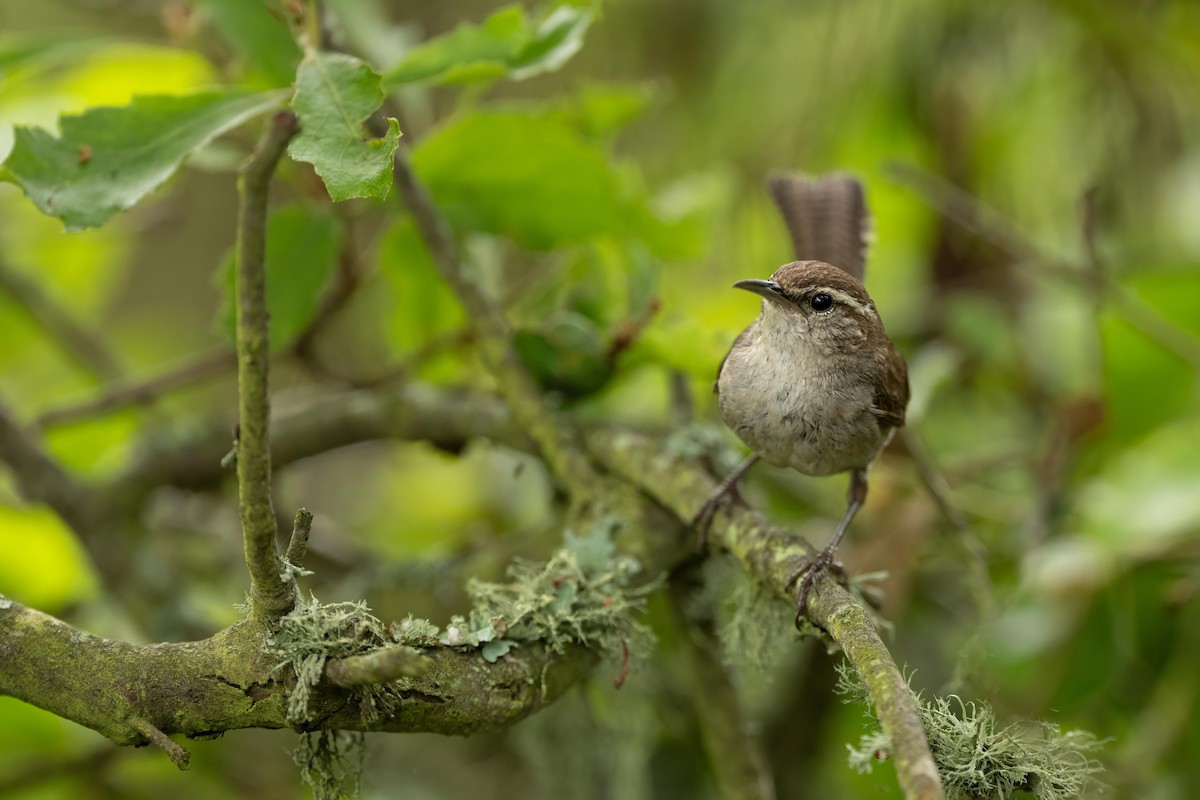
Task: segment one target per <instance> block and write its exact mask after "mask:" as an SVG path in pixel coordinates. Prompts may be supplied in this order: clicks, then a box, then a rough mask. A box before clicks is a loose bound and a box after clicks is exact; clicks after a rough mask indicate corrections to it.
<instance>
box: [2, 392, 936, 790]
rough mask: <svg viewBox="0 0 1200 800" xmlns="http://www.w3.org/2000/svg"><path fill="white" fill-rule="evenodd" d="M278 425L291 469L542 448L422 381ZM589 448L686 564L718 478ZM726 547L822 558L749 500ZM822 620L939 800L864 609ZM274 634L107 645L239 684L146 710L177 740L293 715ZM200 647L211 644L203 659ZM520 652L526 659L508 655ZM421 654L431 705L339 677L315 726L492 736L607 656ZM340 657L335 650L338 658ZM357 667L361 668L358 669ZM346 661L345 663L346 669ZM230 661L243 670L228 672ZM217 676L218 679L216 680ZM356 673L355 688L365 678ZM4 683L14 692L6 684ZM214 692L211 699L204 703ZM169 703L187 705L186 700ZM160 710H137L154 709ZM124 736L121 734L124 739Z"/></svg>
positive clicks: (143, 661) (828, 595) (676, 458)
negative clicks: (689, 538) (268, 642)
mask: <svg viewBox="0 0 1200 800" xmlns="http://www.w3.org/2000/svg"><path fill="white" fill-rule="evenodd" d="M276 432H277V435H276V437H274V439H273V442H272V445H273V453H274V454H275V456H276V458H277V460H279V461H280V462H281V463H283V462H287V461H290V460H295V459H296V458H301V457H305V456H309V455H313V454H315V453H319V452H324V451H326V450H329V449H332V448H333V447H338V446H342V445H347V444H352V443H355V442H359V441H365V440H368V439H379V438H409V439H429V440H431V441H434V442H435V443H440V444H442V445H443V446H451V447H455V448H457V447H461V446H463V445H464V444H465V443H466V442H467V441H469V440H470V439H471V438H473V437H477V436H482V437H487V438H491V439H493V440H496V441H499V442H502V443H505V444H508V445H510V446H513V447H516V448H518V449H526V450H527V449H529V448H530V447H532V446H533V445H532V443H531V442H530V440H529V437H527V436H526V435H525V434H524V432H523V431H521V430H520V428H519V426H518V424H517V423H516V422H515V421H514V419H513V418H512V416H511V415H510V414H509V413H508V411H507V410H506V408H505V406H504V404H503V403H501V402H500V401H499V400H498V398H495V397H492V396H489V395H486V394H480V393H474V394H473V393H465V392H452V391H447V390H435V389H431V388H429V387H423V386H420V385H417V384H413V385H406V386H401V387H396V388H390V389H377V390H359V391H355V392H346V393H340V394H336V395H331V396H329V397H326V398H322V399H320V400H318V401H315V402H313V403H310V404H309V405H307V406H305V407H303V408H299V409H296V410H293V411H289V412H286V413H283V414H281V415H280V417H279V420H278V425H277V428H276ZM227 435H228V434H224V436H227ZM223 442H224V439H223V436H222V435H221V434H220V431H219V430H216V431H214V432H211V433H209V434H205V435H204V436H203V437H201V438H200V439H197V440H194V441H190V443H189V444H187V445H186V446H184V444H183V443H182V442H180V441H178V440H176V441H174V442H172V443H169V444H167V445H166V446H165V448H164V449H162V450H160V451H153V452H147V453H145V454H144V455H143V456H142V457H141V460H140V461H139V462H138V463H136V464H135V465H134V466H133V467H132V468H131V469H130V471H129V472H126V473H125V474H124V475H123V476H122V477H121V478H120V479H119V480H118V481H116V482H115V483H114V484H113V487H112V489H113V492H114V493H119V492H133V493H135V494H136V493H139V492H145V491H148V490H149V487H151V486H154V485H161V484H176V485H193V482H195V484H198V485H205V484H207V483H210V482H212V481H214V480H217V479H219V477H220V472H219V469H218V468H217V467H216V463H217V460H218V459H219V456H220V451H221V449H222V445H223ZM587 446H588V448H589V451H590V454H591V456H592V458H594V459H595V461H596V463H598V464H599V465H600V466H601V468H603V469H604V470H605V471H606V473H607V474H606V477H605V478H604V482H605V484H606V488H607V487H608V486H609V485H611V484H613V483H614V482H615V483H618V484H623V485H625V486H626V487H629V488H630V489H631V490H632V491H629V492H626V493H625V494H624V495H622V502H623V503H624V504H625V505H623V506H620V507H619V508H617V511H618V512H619V513H616V514H614V519H617V520H620V521H622V522H623V523H624V525H623V527H625V528H629V529H632V530H633V531H634V532H636V534H637V535H638V536H641V537H643V538H646V539H648V540H653V541H655V542H656V543H657V544H656V545H655V546H650V547H646V548H644V549H643V552H642V553H640V554H639V555H640V556H641V557H642V559H643V569H644V574H648V575H655V574H661V573H663V572H666V571H669V570H671V569H672V568H673V567H675V566H676V565H678V564H679V563H680V560H681V559H683V558H687V557H689V555H688V554H689V547H688V545H687V542H686V541H685V539H686V537H685V536H684V535H683V530H684V528H683V525H682V522H681V521H682V520H687V519H690V517H691V515H692V514H693V513H694V512H695V509H696V508H698V507H699V506H700V505H701V504H702V503H703V502H704V500H705V499H706V498H707V497H708V496H709V494H710V493H711V491H712V487H713V481H712V479H711V478H710V477H709V476H707V475H706V474H705V473H704V472H703V471H702V470H701V469H699V468H698V466H697V465H696V464H695V462H693V461H690V460H688V459H686V458H684V457H682V456H680V455H678V454H676V453H674V452H672V451H671V450H670V449H669V448H664V446H663V445H662V443H661V442H660V441H650V440H649V439H647V438H645V437H643V436H641V435H639V434H636V433H634V432H632V431H628V430H624V429H610V428H606V429H604V430H597V431H594V432H593V433H592V434H591V435H589V436H588V437H587ZM135 489H136V491H135ZM713 540H714V542H716V543H717V544H719V545H722V546H724V547H725V548H726V549H727V550H729V552H730V553H732V554H733V555H734V556H735V558H737V559H738V560H739V561H740V562H741V564H742V565H743V567H744V568H745V569H746V570H747V571H748V572H749V573H751V574H752V575H754V576H755V578H756V579H758V580H759V581H761V582H763V583H764V585H767V586H770V587H774V588H775V591H776V592H777V593H778V594H779V595H780V596H781V597H782V598H786V599H787V600H788V601H794V598H793V597H790V596H789V595H788V593H787V591H786V589H785V585H786V582H787V578H788V577H789V575H790V574H791V573H792V571H793V570H794V569H795V567H796V566H797V565H798V564H799V563H801V562H802V561H803V560H804V559H806V558H808V557H809V556H810V555H811V554H812V552H813V550H812V548H811V546H809V545H808V544H807V543H806V542H804V541H803V540H801V539H799V538H797V537H795V536H794V535H793V534H791V533H790V532H788V531H785V530H783V529H780V528H776V527H772V526H770V525H768V524H767V523H766V521H765V520H763V518H762V517H761V516H759V515H757V514H754V513H752V512H750V511H747V510H744V509H737V508H735V509H731V510H728V511H722V512H721V513H719V514H718V516H717V518H716V519H715V521H714V526H713ZM672 542H673V544H672ZM30 613H36V612H30ZM809 615H810V618H811V620H812V621H813V623H814V624H816V625H818V626H819V627H821V628H823V629H824V630H826V631H828V632H829V634H830V635H831V636H832V637H833V638H834V639H835V640H836V641H838V642H839V644H841V646H842V647H843V649H844V650H845V651H846V653H847V655H848V656H849V657H850V659H851V662H852V663H853V664H854V665H855V667H856V668H857V669H858V670H859V672H860V674H861V675H862V677H863V681H864V684H865V685H866V686H867V689H868V692H869V694H870V696H871V698H872V701H873V702H874V703H875V705H876V708H877V711H878V716H879V719H880V721H881V724H882V725H883V726H884V728H885V730H886V731H887V732H888V733H889V735H891V737H892V740H893V742H894V748H895V749H894V752H893V756H894V760H895V764H896V768H897V771H898V774H899V776H900V781H901V785H902V786H903V787H904V788H905V791H906V794H907V796H908V797H913V798H938V797H942V796H943V795H942V790H941V788H940V785H939V783H938V779H937V774H936V770H935V768H934V765H933V761H932V758H931V756H930V753H929V748H928V745H927V743H926V741H925V738H924V735H923V732H922V730H921V728H920V722H919V716H918V714H917V710H916V707H915V702H914V700H913V698H912V694H911V693H910V692H909V691H908V689H907V686H906V685H905V684H904V681H903V679H902V677H901V676H900V673H899V670H898V669H897V668H896V666H895V664H894V662H893V661H892V659H891V657H890V655H889V654H888V651H887V649H886V647H885V646H884V644H883V642H882V641H881V640H880V638H879V636H878V634H877V633H876V631H875V629H874V627H873V625H872V624H871V621H870V620H869V619H868V617H867V615H866V613H865V612H864V611H863V610H862V608H861V607H860V606H858V605H857V604H856V603H855V602H854V601H853V600H852V599H851V598H850V597H849V595H848V594H847V593H846V592H845V591H844V590H843V589H842V588H841V587H840V586H838V585H836V584H835V583H832V582H830V581H822V582H820V583H818V585H817V588H816V593H815V595H814V596H813V597H812V598H811V600H810V603H809ZM46 619H49V618H46ZM57 624H58V625H61V623H57ZM64 627H65V626H64ZM40 630H41V633H43V634H53V633H54V632H55V631H58V630H60V629H58V628H56V627H53V626H46V625H43V626H42V627H41V629H40ZM68 630H73V629H68ZM254 631H257V634H256V635H257V636H258V637H259V638H258V639H257V640H255V638H254V635H252V632H254ZM76 633H77V632H76ZM72 635H74V634H72ZM262 635H263V630H262V629H261V628H255V627H254V626H253V625H250V624H249V623H246V624H244V625H243V626H234V628H231V629H228V630H227V631H224V632H222V633H221V634H218V635H217V636H216V637H214V638H213V639H210V640H206V642H207V643H192V644H187V645H159V646H156V647H154V648H148V649H139V648H134V646H132V645H122V644H119V643H103V644H96V645H95V646H96V648H97V649H98V650H100V651H101V652H107V651H109V650H111V649H112V648H116V652H117V653H119V654H120V656H121V657H120V659H119V660H121V661H122V663H123V665H124V666H123V669H125V670H133V671H135V672H136V673H138V674H169V675H171V676H172V680H175V681H177V682H176V683H175V684H174V687H175V688H174V689H173V691H178V692H186V691H187V688H186V687H187V685H188V683H189V682H190V681H201V682H203V681H206V680H208V681H211V680H212V677H211V676H212V675H220V676H222V677H221V680H218V681H217V683H218V684H219V685H220V686H225V687H226V688H228V687H229V686H231V685H232V686H234V687H237V696H231V697H230V698H227V699H230V700H237V701H238V703H239V704H235V705H234V706H229V707H222V706H220V704H217V705H215V706H214V705H211V704H209V705H208V706H206V708H207V710H206V711H205V712H204V713H200V712H197V713H198V714H199V719H202V720H203V722H195V723H194V724H186V725H183V724H173V723H170V722H169V721H164V720H160V719H157V718H154V717H147V718H148V719H150V720H151V721H152V722H153V723H154V724H155V725H156V726H157V727H158V728H159V729H160V730H162V731H164V732H166V733H173V732H182V733H187V734H191V735H195V734H196V733H203V732H216V731H218V730H225V729H230V728H235V727H281V726H284V725H287V724H288V723H287V714H286V704H287V698H286V695H287V692H286V691H285V688H284V687H281V686H279V685H278V684H279V683H280V681H278V680H274V681H273V680H272V679H271V678H270V669H269V668H267V667H264V666H263V665H262V662H261V654H260V653H259V651H258V649H257V646H258V645H261V641H262V639H261V636H262ZM83 636H86V635H83ZM2 639H3V634H2V633H0V640H2ZM95 641H99V640H95ZM6 646H7V645H6V644H5V643H4V642H3V641H0V654H4V653H5V647H6ZM124 648H133V649H124ZM177 648H182V649H177ZM195 648H200V650H199V651H198V652H197V651H196V650H195ZM209 648H215V649H216V650H218V651H219V650H220V649H221V648H226V649H229V654H228V656H227V657H226V658H225V660H224V661H223V663H222V664H221V665H218V666H215V667H211V668H210V667H209V666H205V667H204V669H208V670H210V671H208V672H197V671H195V670H192V669H191V668H190V667H185V666H183V665H182V664H180V663H175V662H173V663H172V664H171V668H170V669H167V670H165V671H164V668H163V666H162V665H161V664H160V663H159V662H158V660H159V659H162V658H165V657H166V655H167V654H170V653H180V654H187V655H188V657H189V658H192V659H193V660H197V659H198V663H201V664H206V663H208V662H205V660H204V659H211V658H213V657H214V656H212V654H211V653H210V652H209ZM201 656H203V657H201ZM514 657H515V658H516V660H517V661H518V662H519V665H514V664H512V663H510V662H511V661H512V660H513V659H514ZM375 658H378V659H384V660H385V661H386V660H387V659H388V658H390V656H386V657H385V656H376V657H374V658H371V659H368V661H367V662H364V663H367V664H368V665H369V666H370V665H371V664H370V663H369V662H372V661H374V660H375ZM422 658H423V661H424V662H428V663H429V666H428V668H427V669H426V671H424V672H422V673H421V674H420V675H417V676H411V677H406V678H404V680H405V681H407V683H405V684H404V686H405V688H404V689H403V692H402V694H403V695H404V697H405V698H406V700H409V699H417V700H420V701H421V702H419V703H417V704H415V705H412V704H408V703H406V704H405V705H404V706H403V707H402V708H401V709H399V710H397V712H396V713H395V714H389V715H385V716H384V717H382V718H380V719H379V720H377V721H375V722H371V723H369V724H368V723H366V722H364V721H363V720H362V719H358V718H356V717H355V713H354V712H351V711H347V710H346V708H347V707H348V706H354V703H352V702H351V701H350V697H349V696H348V695H347V694H346V692H347V691H350V690H347V689H342V688H340V687H338V686H336V685H334V681H331V680H326V681H324V682H323V683H322V684H321V685H320V687H318V689H319V691H317V693H316V695H314V698H313V699H312V701H311V702H310V709H311V710H310V713H309V716H308V717H307V719H309V720H313V722H311V723H305V724H306V725H308V726H310V727H312V728H319V729H325V728H341V729H350V730H393V731H413V730H425V731H437V732H442V733H460V734H461V733H470V732H473V731H476V730H487V729H491V728H495V727H499V726H503V725H507V724H510V723H511V722H513V721H515V720H517V719H520V718H522V717H523V716H525V715H527V714H528V713H531V712H532V711H533V710H536V708H538V707H540V706H541V705H542V704H544V703H546V702H549V701H550V700H551V699H553V697H555V696H557V694H558V693H559V692H560V691H561V689H562V688H564V687H565V686H566V685H568V684H569V683H571V682H573V681H575V680H577V679H578V678H579V677H581V676H582V675H583V674H585V673H586V671H587V669H588V668H589V667H590V665H591V664H592V663H593V660H594V656H593V655H592V654H590V653H589V652H588V651H586V650H582V649H575V650H572V651H570V652H569V653H568V654H567V656H566V657H561V658H559V657H554V656H553V655H551V654H549V653H547V652H545V651H544V650H543V649H541V648H539V647H538V646H537V644H536V643H523V644H522V645H521V647H520V648H518V649H517V650H514V651H513V652H512V653H511V654H509V655H507V656H505V657H504V658H501V659H499V660H498V661H497V662H496V663H495V664H486V662H484V661H483V659H482V658H481V657H480V655H479V653H478V652H477V651H474V652H472V651H466V652H464V651H460V650H456V649H454V648H448V647H441V648H433V649H431V650H427V651H422ZM336 661H337V659H331V661H330V663H336ZM5 662H6V663H11V660H10V659H7V658H6V659H5ZM135 665H136V666H135ZM354 666H359V664H358V663H357V662H355V664H354ZM372 668H374V667H373V666H372ZM338 669H340V668H339V667H335V668H334V671H335V672H337V671H338ZM231 670H232V671H234V672H236V673H237V674H234V675H230V674H229V672H230V671H231ZM512 670H516V671H515V672H512ZM130 674H132V673H130ZM380 674H382V673H380ZM205 675H208V676H209V677H208V678H205ZM326 677H328V675H326ZM30 681H31V682H30V684H29V686H30V687H33V688H30V689H29V690H28V691H26V692H25V694H24V695H22V694H18V695H17V696H25V697H26V698H27V699H29V701H30V702H34V703H35V704H37V705H41V706H42V707H49V708H50V710H53V711H55V712H56V713H63V715H64V716H68V717H69V718H71V719H76V721H79V722H81V723H82V724H86V725H89V726H91V727H96V728H97V730H101V732H105V733H106V734H107V733H109V732H110V731H111V727H112V726H111V724H110V723H105V724H100V721H99V720H96V719H93V718H92V716H91V715H92V714H103V713H105V712H106V711H107V712H108V713H110V714H111V713H113V708H112V706H111V704H109V705H105V704H100V705H98V706H97V707H96V709H94V710H93V709H91V708H89V709H88V710H87V714H86V715H85V718H83V719H79V718H78V717H77V716H71V714H77V715H78V714H79V713H80V709H78V708H77V707H70V708H67V709H64V710H63V711H61V712H60V711H59V710H58V708H59V707H58V705H57V704H58V703H60V702H63V699H62V698H57V697H51V698H50V700H49V701H45V698H42V697H40V696H39V693H45V692H46V691H50V692H51V694H52V695H53V694H54V692H55V691H56V690H55V687H49V688H47V687H42V688H40V689H37V688H36V687H37V682H36V673H33V674H31V676H30ZM339 681H340V682H343V683H345V682H347V681H344V680H341V679H339ZM348 682H349V683H355V682H356V679H351V680H349V681H348ZM110 685H111V683H110ZM104 686H105V683H104V681H100V682H98V684H97V686H96V687H95V689H96V691H104V688H103V687H104ZM449 687H453V688H449ZM0 690H4V691H9V690H8V689H7V688H6V687H2V686H0ZM497 692H499V694H497ZM9 693H14V694H16V692H12V691H9ZM204 694H205V693H204V692H200V696H203V695H204ZM248 695H253V696H254V697H257V698H259V700H258V701H256V703H253V704H251V705H249V706H247V705H244V704H241V703H242V701H243V700H244V698H245V696H248ZM172 697H173V695H172ZM497 698H500V700H502V702H499V701H498V700H497ZM159 699H160V700H165V698H161V697H160V698H159ZM44 701H45V704H44ZM171 702H178V698H175V699H173V700H171ZM189 702H191V701H190V700H189ZM271 703H273V704H276V705H275V706H273V707H271V708H270V711H269V713H268V712H267V711H266V710H265V709H266V708H267V707H268V706H266V705H264V704H271ZM339 703H340V704H341V705H340V706H339ZM118 705H119V703H118ZM260 706H262V708H260ZM220 709H223V710H220ZM149 710H150V709H149V708H146V709H143V708H140V707H139V708H137V709H135V711H136V712H137V713H138V715H141V716H144V714H145V713H148V712H149ZM218 711H220V713H218ZM131 713H132V712H131ZM106 718H107V717H106ZM120 718H121V719H126V718H127V717H120ZM93 722H95V723H97V724H92V723H93ZM164 725H165V726H166V727H164ZM222 726H223V727H222ZM114 741H121V739H119V738H114ZM124 743H128V742H124Z"/></svg>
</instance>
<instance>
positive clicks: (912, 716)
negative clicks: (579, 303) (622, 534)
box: [588, 429, 945, 800]
mask: <svg viewBox="0 0 1200 800" xmlns="http://www.w3.org/2000/svg"><path fill="white" fill-rule="evenodd" d="M588 445H589V447H590V448H591V450H592V452H593V453H594V454H595V456H596V458H597V459H598V460H599V461H601V463H603V465H604V466H605V467H607V468H608V469H610V470H611V471H613V472H615V473H617V474H619V475H621V476H623V477H625V478H626V479H627V480H629V481H631V482H634V483H635V484H637V485H639V486H640V487H641V488H642V490H643V491H645V492H647V493H648V494H649V495H650V496H652V497H653V498H654V499H655V500H657V501H658V502H659V503H661V504H662V505H664V506H665V507H666V508H667V509H669V510H670V511H671V512H673V513H674V514H676V515H677V516H678V517H679V518H680V519H691V518H692V515H694V514H695V512H696V509H698V508H700V507H701V506H702V505H703V504H704V502H705V500H706V499H707V498H708V497H709V496H711V494H712V491H713V489H714V484H713V481H712V479H711V478H708V477H707V476H704V475H703V474H701V473H700V472H699V470H696V469H694V468H691V469H689V468H687V467H688V465H687V464H686V463H685V462H683V460H682V459H681V458H680V457H678V456H675V455H673V454H671V453H670V452H665V451H664V450H663V448H662V447H661V445H659V444H657V443H654V442H651V441H650V440H648V439H645V438H643V437H641V436H639V435H637V434H635V433H632V432H628V431H617V430H611V429H608V430H604V431H598V432H596V433H594V434H593V435H591V436H589V437H588ZM710 535H711V536H712V538H713V540H714V541H716V542H720V543H722V544H724V546H725V548H726V549H727V550H728V551H729V552H730V553H731V554H732V555H733V556H734V557H735V558H736V559H737V560H738V561H739V562H741V564H742V566H743V567H744V568H745V569H746V570H747V571H748V572H750V573H751V574H752V575H754V576H755V578H757V579H758V580H760V581H762V582H763V583H764V584H765V585H766V586H770V587H774V589H775V591H776V593H777V594H779V595H780V596H781V597H783V598H786V599H787V600H788V602H792V603H794V602H795V601H796V598H795V597H794V596H793V595H792V594H790V593H789V592H788V591H787V589H786V586H787V582H788V578H789V577H790V576H791V575H792V573H793V572H794V571H795V569H796V568H797V567H798V566H800V565H801V564H803V563H805V561H806V560H807V559H808V558H810V557H811V555H812V553H813V548H812V546H811V545H809V544H808V543H807V542H804V541H803V540H801V539H798V538H797V537H795V536H794V535H792V534H791V533H789V532H788V531H785V530H783V529H781V528H776V527H772V526H771V525H768V524H767V522H766V521H765V520H764V519H763V518H762V517H761V516H760V515H758V514H756V513H754V512H752V511H749V510H746V509H742V508H733V509H730V510H727V511H722V512H719V513H718V515H717V517H716V519H715V520H714V526H713V533H712V534H710ZM808 616H809V619H810V621H811V622H812V623H813V624H814V625H816V626H817V627H819V628H821V629H822V630H824V631H826V632H827V633H828V634H829V636H830V637H831V638H832V639H833V640H834V641H835V642H837V643H838V644H839V645H840V646H841V648H842V650H843V651H845V653H846V656H847V658H849V659H850V663H851V664H853V666H854V668H855V670H856V671H857V672H858V673H859V675H860V676H862V679H863V682H864V683H865V684H866V687H867V692H868V693H869V694H870V696H871V700H872V702H873V703H874V704H875V707H876V709H877V711H878V714H879V720H880V724H881V725H882V727H883V730H884V732H885V733H887V734H888V735H889V736H891V737H892V742H893V744H894V746H895V752H894V757H895V764H896V773H897V776H898V777H899V779H900V786H901V788H902V789H903V790H904V793H905V797H908V798H920V799H921V800H935V799H936V798H944V797H945V794H944V793H943V791H942V787H941V782H940V780H939V778H938V774H937V767H936V766H935V765H934V762H933V754H932V753H931V751H930V749H929V743H928V741H927V740H926V738H925V732H924V730H923V729H922V727H921V717H920V714H919V713H918V710H917V703H916V698H915V697H914V696H913V694H912V691H911V690H910V689H909V688H908V684H907V683H906V682H905V680H904V676H903V675H901V674H900V670H899V668H898V667H897V666H896V663H895V662H894V661H893V660H892V657H891V654H890V653H888V650H887V646H886V645H884V643H883V641H882V640H881V639H880V638H879V633H878V632H877V631H876V630H875V626H874V625H873V624H872V623H871V620H870V619H869V618H868V616H867V613H866V612H865V611H864V610H863V609H862V607H861V606H859V605H858V604H857V603H855V602H854V600H853V599H851V597H850V596H849V595H848V594H847V593H846V591H845V590H844V589H842V587H841V586H839V585H838V584H837V583H835V582H833V581H832V580H830V579H829V578H828V576H823V577H822V578H821V579H820V580H818V582H817V584H816V586H815V587H814V591H813V595H812V596H811V597H810V599H809V603H808Z"/></svg>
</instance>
